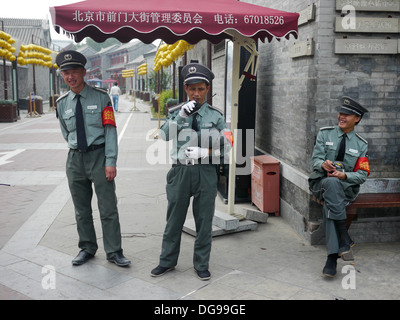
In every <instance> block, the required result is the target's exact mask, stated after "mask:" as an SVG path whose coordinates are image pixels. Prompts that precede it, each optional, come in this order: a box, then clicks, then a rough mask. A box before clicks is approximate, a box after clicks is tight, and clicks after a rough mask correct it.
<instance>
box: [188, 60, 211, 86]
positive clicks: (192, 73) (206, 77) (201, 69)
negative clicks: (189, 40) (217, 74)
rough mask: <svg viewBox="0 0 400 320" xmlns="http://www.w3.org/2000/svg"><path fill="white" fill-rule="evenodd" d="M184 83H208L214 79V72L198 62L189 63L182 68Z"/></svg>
mask: <svg viewBox="0 0 400 320" xmlns="http://www.w3.org/2000/svg"><path fill="white" fill-rule="evenodd" d="M182 77H183V79H184V84H192V83H199V82H205V83H207V84H210V82H211V81H212V80H213V79H214V73H213V72H212V71H211V70H210V69H208V68H207V67H206V66H203V65H201V64H199V63H189V64H187V65H186V66H184V67H183V68H182Z"/></svg>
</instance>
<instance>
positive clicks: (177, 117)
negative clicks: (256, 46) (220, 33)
mask: <svg viewBox="0 0 400 320" xmlns="http://www.w3.org/2000/svg"><path fill="white" fill-rule="evenodd" d="M182 75H183V78H184V79H185V80H184V84H185V91H186V93H187V95H188V97H189V100H190V101H188V102H185V103H183V104H180V105H178V106H176V107H174V108H171V109H170V112H169V114H168V119H167V121H166V122H165V123H164V124H163V126H162V127H161V132H162V133H161V137H162V138H163V139H164V140H167V141H168V140H173V149H172V151H171V158H172V160H173V162H174V164H173V165H172V168H171V169H170V171H169V172H168V174H167V187H166V190H167V198H168V208H167V225H166V227H165V231H164V236H163V242H162V249H161V255H160V263H159V265H158V266H157V267H156V268H154V269H153V270H152V271H151V276H153V277H158V276H161V275H163V274H165V273H166V272H168V271H170V270H172V269H174V267H175V266H176V264H177V262H178V256H179V251H180V242H181V234H182V228H183V224H184V222H185V218H186V214H187V210H188V207H189V203H190V198H191V197H193V216H194V220H195V223H196V241H195V244H194V253H193V264H194V269H195V272H196V274H197V276H198V277H199V278H200V279H201V280H208V279H210V277H211V273H210V272H209V270H208V269H209V259H210V252H211V231H212V221H213V216H214V211H215V197H216V195H217V166H216V165H215V163H220V161H221V159H223V157H224V156H225V155H226V152H228V151H229V150H230V147H231V145H230V142H229V140H227V138H225V135H224V134H225V133H228V132H227V131H228V129H227V128H226V123H225V119H224V116H223V115H222V113H221V112H220V111H219V110H218V109H216V108H214V107H212V106H211V105H209V104H208V103H207V101H206V96H207V92H208V91H209V88H210V83H211V81H212V79H213V78H214V74H213V73H212V71H211V70H210V69H208V68H207V67H205V66H203V65H200V64H197V63H192V64H188V65H186V66H185V67H184V68H183V69H182ZM228 136H229V134H228ZM188 140H189V141H188Z"/></svg>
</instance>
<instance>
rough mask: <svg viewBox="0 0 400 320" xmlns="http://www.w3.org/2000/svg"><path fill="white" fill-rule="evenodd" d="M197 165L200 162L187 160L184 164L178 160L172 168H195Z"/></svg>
mask: <svg viewBox="0 0 400 320" xmlns="http://www.w3.org/2000/svg"><path fill="white" fill-rule="evenodd" d="M196 164H199V160H195V159H185V161H183V163H182V162H181V160H177V163H174V164H173V165H172V168H175V167H179V166H183V167H190V166H195V165H196Z"/></svg>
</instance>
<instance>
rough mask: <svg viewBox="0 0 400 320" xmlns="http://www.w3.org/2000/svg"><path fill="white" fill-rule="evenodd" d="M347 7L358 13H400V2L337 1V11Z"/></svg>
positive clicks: (369, 0) (398, 0) (387, 0)
mask: <svg viewBox="0 0 400 320" xmlns="http://www.w3.org/2000/svg"><path fill="white" fill-rule="evenodd" d="M347 5H350V6H353V7H354V8H355V10H357V11H387V12H396V11H397V12H399V11H400V0H336V10H339V11H342V9H343V7H344V6H347Z"/></svg>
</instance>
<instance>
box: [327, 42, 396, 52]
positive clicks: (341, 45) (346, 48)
mask: <svg viewBox="0 0 400 320" xmlns="http://www.w3.org/2000/svg"><path fill="white" fill-rule="evenodd" d="M335 53H336V54H397V53H398V40H394V39H336V40H335Z"/></svg>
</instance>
